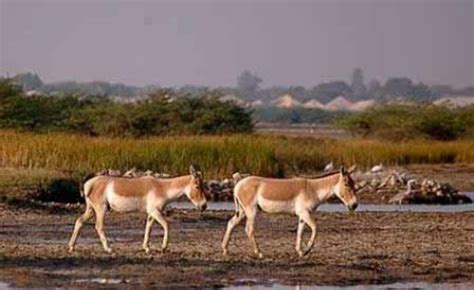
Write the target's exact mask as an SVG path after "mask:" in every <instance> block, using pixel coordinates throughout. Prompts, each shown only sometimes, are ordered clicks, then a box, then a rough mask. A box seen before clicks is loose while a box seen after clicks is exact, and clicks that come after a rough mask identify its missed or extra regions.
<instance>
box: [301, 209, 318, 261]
mask: <svg viewBox="0 0 474 290" xmlns="http://www.w3.org/2000/svg"><path fill="white" fill-rule="evenodd" d="M300 219H302V220H303V221H304V222H305V223H306V224H307V225H308V226H309V228H310V229H311V237H310V238H309V241H308V244H306V248H305V249H304V250H303V256H304V255H306V254H308V253H309V252H310V251H311V249H312V248H313V245H314V239H315V238H316V222H315V221H314V220H313V218H311V215H310V214H309V212H308V211H304V212H302V213H301V214H300Z"/></svg>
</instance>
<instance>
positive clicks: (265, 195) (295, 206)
mask: <svg viewBox="0 0 474 290" xmlns="http://www.w3.org/2000/svg"><path fill="white" fill-rule="evenodd" d="M353 170H355V166H353V167H352V168H351V169H350V170H349V171H347V170H345V169H344V167H342V168H341V170H339V171H334V172H329V173H326V174H323V175H321V176H318V177H316V178H314V179H306V178H292V179H273V178H263V177H258V176H249V177H246V178H243V179H242V180H240V181H239V182H238V183H237V184H236V185H235V188H234V201H235V205H236V209H235V210H236V213H235V215H234V216H233V217H232V218H231V219H230V220H229V222H228V224H227V230H226V232H225V235H224V239H223V241H222V250H223V254H224V255H227V246H228V244H229V239H230V237H231V235H232V231H233V230H234V228H235V227H236V226H237V225H238V224H239V223H240V222H241V221H242V220H243V218H244V217H246V218H247V224H246V226H245V232H246V233H247V236H248V238H249V240H250V242H251V244H252V247H253V251H254V252H255V254H256V255H257V256H258V257H259V258H262V257H263V254H262V253H261V252H260V249H259V247H258V245H257V242H256V240H255V231H254V224H255V217H256V214H257V210H258V208H260V209H261V210H263V211H264V212H268V213H292V214H296V215H297V216H298V230H297V235H296V252H297V253H298V255H299V256H300V257H302V256H304V255H306V254H307V253H309V251H310V250H311V248H312V247H313V244H314V240H315V238H316V222H315V221H314V220H313V219H312V218H311V215H310V212H311V211H313V210H315V209H316V208H317V207H318V206H319V205H320V204H322V203H324V202H325V201H326V200H327V199H328V198H330V197H331V196H333V195H336V196H337V197H338V198H339V199H340V200H341V201H342V202H343V203H344V204H345V205H346V206H347V208H348V209H349V210H350V211H353V210H355V209H356V208H357V198H356V196H355V191H356V188H355V187H356V185H355V183H354V181H353V179H352V178H351V172H352V171H353ZM305 224H306V225H308V226H309V227H310V228H311V237H310V239H309V241H308V244H307V246H306V247H305V248H304V249H303V250H302V249H301V237H302V235H303V230H304V226H305Z"/></svg>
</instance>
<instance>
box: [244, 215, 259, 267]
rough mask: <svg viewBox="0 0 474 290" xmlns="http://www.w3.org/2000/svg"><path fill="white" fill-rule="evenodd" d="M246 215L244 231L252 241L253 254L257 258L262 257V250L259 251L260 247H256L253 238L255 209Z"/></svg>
mask: <svg viewBox="0 0 474 290" xmlns="http://www.w3.org/2000/svg"><path fill="white" fill-rule="evenodd" d="M246 215H247V224H246V225H245V232H246V233H247V236H248V238H249V240H250V242H251V243H252V247H253V251H254V253H255V255H257V256H258V257H259V258H263V254H262V252H260V249H259V248H258V245H257V241H256V240H255V215H256V211H255V210H253V211H250V212H248V213H246Z"/></svg>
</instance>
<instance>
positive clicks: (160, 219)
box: [150, 210, 169, 252]
mask: <svg viewBox="0 0 474 290" xmlns="http://www.w3.org/2000/svg"><path fill="white" fill-rule="evenodd" d="M150 216H152V217H153V218H154V219H155V220H156V221H157V222H158V223H159V224H160V225H161V227H162V228H163V243H162V244H161V251H162V252H165V251H166V249H167V248H168V232H169V227H168V221H167V220H166V219H165V217H164V216H163V214H162V213H161V212H160V211H159V210H154V211H153V212H152V213H150Z"/></svg>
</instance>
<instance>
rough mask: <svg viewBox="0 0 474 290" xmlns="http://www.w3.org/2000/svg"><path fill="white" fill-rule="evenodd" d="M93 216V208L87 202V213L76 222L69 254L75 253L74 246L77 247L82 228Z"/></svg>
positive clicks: (70, 241)
mask: <svg viewBox="0 0 474 290" xmlns="http://www.w3.org/2000/svg"><path fill="white" fill-rule="evenodd" d="M92 214H93V210H92V207H91V206H90V204H89V202H88V201H86V211H85V212H84V213H83V214H82V215H81V216H80V217H79V218H77V220H76V223H75V225H74V230H73V232H72V236H71V239H70V240H69V252H73V251H74V246H75V245H76V241H77V237H78V236H79V233H80V232H81V228H82V226H83V225H84V223H85V222H86V221H88V220H89V219H90V218H91V217H92Z"/></svg>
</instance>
